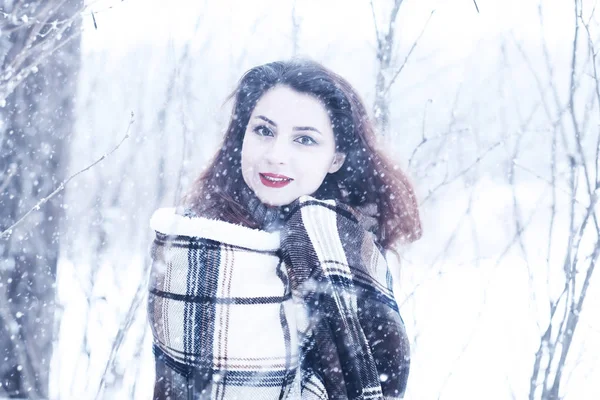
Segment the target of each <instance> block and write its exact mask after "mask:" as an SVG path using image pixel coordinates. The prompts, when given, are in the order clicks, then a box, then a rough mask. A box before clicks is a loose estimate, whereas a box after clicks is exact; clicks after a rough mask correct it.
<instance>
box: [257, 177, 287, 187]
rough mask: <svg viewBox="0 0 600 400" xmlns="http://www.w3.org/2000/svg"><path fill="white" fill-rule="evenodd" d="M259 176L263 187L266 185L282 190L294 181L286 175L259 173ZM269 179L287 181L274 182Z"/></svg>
mask: <svg viewBox="0 0 600 400" xmlns="http://www.w3.org/2000/svg"><path fill="white" fill-rule="evenodd" d="M258 176H260V181H261V182H262V184H263V185H265V186H267V187H272V188H282V187H284V186H286V185H287V184H289V183H290V182H291V181H293V179H292V178H289V177H287V176H285V175H279V174H270V173H259V174H258ZM267 178H275V179H285V180H282V181H278V182H274V181H271V180H269V179H267Z"/></svg>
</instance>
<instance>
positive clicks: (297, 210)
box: [148, 196, 409, 400]
mask: <svg viewBox="0 0 600 400" xmlns="http://www.w3.org/2000/svg"><path fill="white" fill-rule="evenodd" d="M360 218H361V215H360V213H358V212H356V211H354V210H352V209H351V208H349V207H346V206H343V205H341V204H336V203H335V202H334V201H319V200H315V199H313V198H311V197H309V196H303V197H301V198H300V199H298V200H297V201H296V202H294V203H292V205H291V210H290V212H289V215H288V218H287V220H286V222H285V224H284V227H283V229H282V230H281V231H280V232H273V233H267V232H265V231H260V230H253V229H249V228H245V227H242V226H239V225H234V224H229V223H226V222H223V221H215V220H210V219H204V218H187V217H184V216H181V215H177V214H176V213H175V210H174V209H160V210H157V211H156V212H155V214H154V215H153V217H152V220H151V227H152V228H153V229H154V230H155V231H156V239H155V241H154V243H153V245H152V260H153V265H152V272H151V278H150V283H149V292H150V293H149V302H148V311H149V313H148V314H149V322H150V325H151V328H152V332H153V335H154V353H155V360H156V381H155V394H154V399H167V398H168V399H192V398H193V399H257V400H260V399H305V400H308V399H381V398H386V399H396V398H402V396H403V394H404V389H405V387H406V380H407V377H408V366H409V348H408V341H407V338H406V334H405V331H404V325H403V322H402V319H401V318H400V314H399V312H398V308H397V305H396V302H395V301H394V297H393V293H392V290H391V276H390V274H389V271H388V269H387V265H386V262H385V258H384V257H383V256H382V253H381V249H380V248H378V246H377V243H376V242H375V240H374V235H373V234H371V233H370V232H368V231H366V230H365V229H363V227H362V225H361V221H360Z"/></svg>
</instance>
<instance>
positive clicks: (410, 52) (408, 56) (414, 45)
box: [383, 10, 435, 95]
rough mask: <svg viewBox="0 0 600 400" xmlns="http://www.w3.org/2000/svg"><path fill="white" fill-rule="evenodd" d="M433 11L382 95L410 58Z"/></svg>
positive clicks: (387, 90)
mask: <svg viewBox="0 0 600 400" xmlns="http://www.w3.org/2000/svg"><path fill="white" fill-rule="evenodd" d="M434 13H435V10H433V11H431V14H429V18H427V21H426V22H425V25H424V26H423V29H422V30H421V33H419V36H418V37H417V39H416V40H415V41H414V43H413V44H412V46H411V47H410V50H409V51H408V54H407V55H406V57H405V58H404V62H403V63H402V65H401V66H400V68H398V70H397V71H396V73H395V74H394V76H393V77H392V79H391V80H390V82H389V83H388V85H387V87H386V88H385V90H384V91H383V94H384V95H385V94H386V93H387V92H389V90H390V88H391V87H392V85H393V84H394V82H395V81H396V78H397V77H398V75H400V72H402V70H403V69H404V67H405V66H406V63H407V62H408V59H409V58H410V55H411V54H412V52H413V51H414V50H415V48H416V47H417V44H418V43H419V40H421V37H422V36H423V34H424V33H425V29H427V25H429V21H431V17H433V14H434Z"/></svg>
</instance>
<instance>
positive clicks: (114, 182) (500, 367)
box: [0, 0, 600, 400]
mask: <svg viewBox="0 0 600 400" xmlns="http://www.w3.org/2000/svg"><path fill="white" fill-rule="evenodd" d="M596 6H597V1H596V0H544V1H542V0H476V1H473V0H404V1H402V0H352V1H349V0H319V1H318V0H253V1H244V0H220V1H208V0H196V1H192V0H172V1H168V2H167V1H159V0H98V1H89V2H88V3H84V2H83V0H0V63H1V65H2V67H1V70H0V232H1V235H2V237H1V238H0V398H2V397H9V398H31V399H46V398H51V399H133V398H135V399H148V398H150V396H151V391H152V385H153V373H154V372H153V359H152V354H151V334H150V332H149V329H148V326H147V324H146V314H145V313H146V310H145V301H146V299H145V290H146V287H145V285H146V282H147V274H148V267H149V254H148V250H149V245H150V241H151V239H152V237H153V232H151V231H150V229H149V225H148V220H149V217H150V215H151V214H152V212H153V211H154V210H155V209H156V208H158V207H161V206H171V205H173V204H174V203H175V202H176V200H177V199H178V198H179V197H180V196H181V194H182V193H183V192H184V191H185V190H186V188H187V187H188V185H189V184H190V182H191V180H192V179H194V177H195V176H196V175H197V174H198V173H199V172H200V170H201V169H202V167H203V166H204V165H205V164H206V163H207V161H208V160H209V158H210V157H211V156H212V154H213V153H214V151H215V149H216V146H217V145H218V143H219V140H220V138H221V137H222V135H223V132H224V128H225V126H226V123H227V119H228V112H229V106H230V105H229V104H227V103H225V99H226V97H227V95H228V94H229V93H230V92H231V90H233V88H234V87H235V84H236V82H237V80H238V79H239V77H240V76H241V74H242V73H243V72H244V71H246V70H247V69H248V68H250V67H252V66H254V65H257V64H261V63H265V62H268V61H273V60H277V59H287V58H290V57H293V56H302V57H308V58H311V59H314V60H316V61H319V62H321V63H323V64H324V65H326V66H327V67H330V68H332V69H333V70H334V71H336V72H338V73H339V74H341V75H342V76H344V77H346V78H347V79H348V80H349V81H350V82H351V83H352V84H353V85H354V86H355V87H356V88H357V89H358V91H359V92H360V93H361V94H362V95H363V99H364V100H365V102H366V103H367V104H368V106H369V108H370V109H371V111H372V116H373V118H374V119H375V120H376V121H377V125H378V127H379V139H380V141H381V144H382V146H384V147H386V148H387V149H388V150H389V151H390V152H391V153H392V154H393V156H394V157H395V160H396V161H397V164H398V165H399V166H400V167H402V168H404V169H406V171H407V172H408V173H409V175H410V176H411V178H412V179H413V181H414V183H415V186H416V188H417V191H418V195H419V201H420V204H421V212H422V216H423V220H424V236H423V238H422V239H421V240H420V241H419V242H417V243H416V244H414V245H411V246H407V247H406V248H404V249H403V250H402V252H401V260H399V262H391V264H392V268H393V269H394V273H395V276H396V280H395V285H396V291H397V292H396V294H397V298H398V302H399V304H400V305H401V312H402V315H403V318H404V320H405V322H406V325H407V330H408V333H409V336H410V337H411V339H412V365H411V375H410V379H409V385H408V392H407V396H406V398H407V399H426V400H428V399H444V400H446V399H531V400H533V399H544V400H550V399H552V400H557V399H577V400H581V399H598V398H600V380H599V379H598V377H600V318H598V315H599V314H598V311H597V310H598V308H599V307H600V282H598V277H597V276H594V274H593V272H594V268H595V265H596V262H597V261H598V256H599V254H600V229H599V224H600V222H599V221H598V219H599V218H600V215H598V211H599V207H598V204H597V201H598V195H599V190H598V188H599V187H600V164H599V156H598V155H599V152H600V118H599V116H600V81H599V76H598V69H600V63H599V62H600V60H598V59H597V55H598V51H600V25H599V24H600V15H599V13H600V10H596ZM65 182H66V184H65ZM596 275H597V274H596ZM594 315H596V317H594Z"/></svg>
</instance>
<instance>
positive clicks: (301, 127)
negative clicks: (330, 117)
mask: <svg viewBox="0 0 600 400" xmlns="http://www.w3.org/2000/svg"><path fill="white" fill-rule="evenodd" d="M294 130H295V131H312V132H317V133H318V134H319V135H323V134H322V133H321V131H320V130H318V129H317V128H313V127H312V126H295V127H294Z"/></svg>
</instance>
